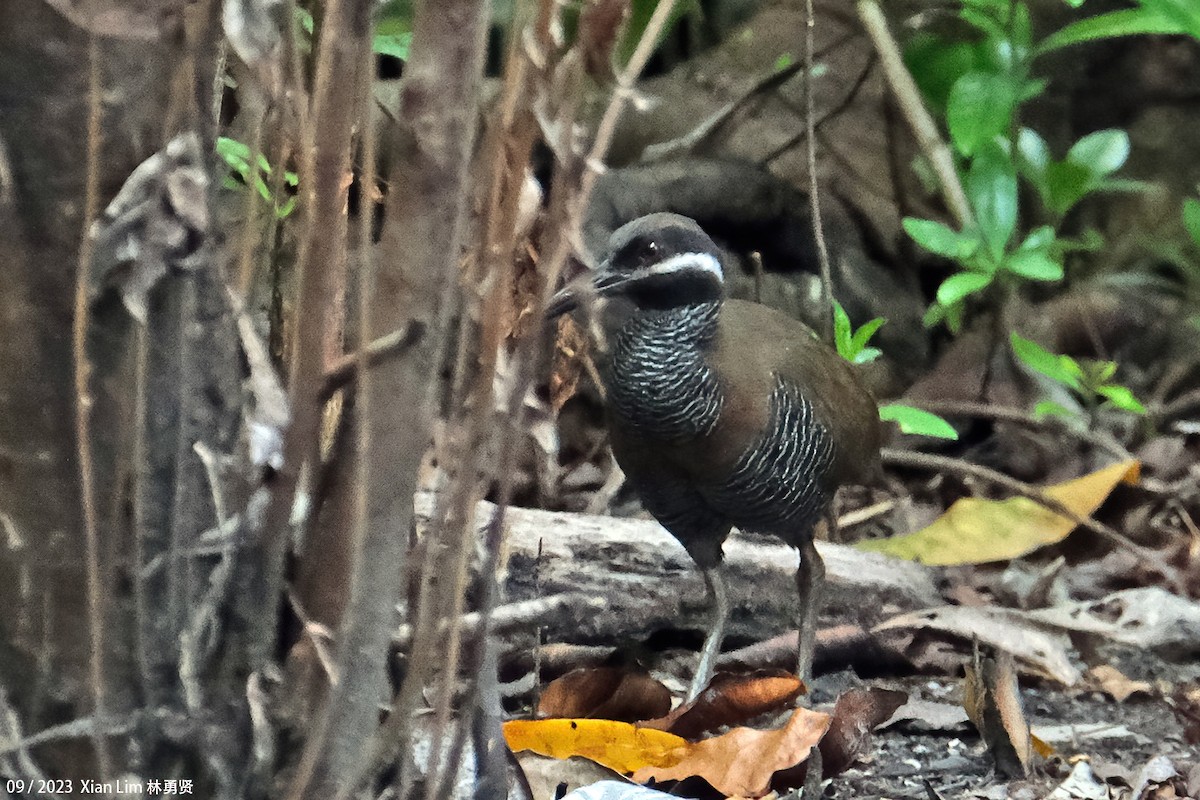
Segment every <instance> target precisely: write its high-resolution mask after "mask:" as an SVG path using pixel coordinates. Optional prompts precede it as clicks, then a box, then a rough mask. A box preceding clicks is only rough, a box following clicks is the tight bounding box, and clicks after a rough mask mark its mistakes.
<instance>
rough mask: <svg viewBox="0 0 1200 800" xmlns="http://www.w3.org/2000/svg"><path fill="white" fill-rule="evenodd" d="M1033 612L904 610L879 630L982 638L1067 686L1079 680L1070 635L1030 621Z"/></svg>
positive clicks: (960, 608)
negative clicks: (939, 633)
mask: <svg viewBox="0 0 1200 800" xmlns="http://www.w3.org/2000/svg"><path fill="white" fill-rule="evenodd" d="M1031 616H1033V613H1031V612H1021V611H1016V610H1014V609H1002V608H995V607H968V606H943V607H942V608H932V609H926V610H925V611H915V612H913V613H911V614H901V615H900V616H898V617H894V618H892V619H890V620H888V621H887V622H884V623H882V624H881V625H878V626H876V628H875V630H876V631H886V630H896V629H909V630H931V631H940V632H942V633H946V634H950V635H951V636H954V637H956V638H958V639H962V640H964V641H968V642H970V641H979V642H981V643H983V644H987V645H990V646H992V647H994V648H996V649H997V650H1003V651H1004V652H1006V653H1011V654H1012V655H1014V656H1016V657H1017V658H1018V659H1020V661H1021V665H1022V666H1023V667H1024V668H1026V669H1027V670H1028V671H1030V672H1033V673H1034V674H1037V675H1043V676H1046V677H1049V678H1052V679H1053V680H1056V681H1058V682H1060V683H1063V684H1066V685H1067V686H1073V685H1074V684H1076V683H1078V682H1079V678H1080V674H1079V670H1078V669H1076V668H1075V666H1074V665H1073V664H1071V659H1070V658H1069V657H1068V656H1067V644H1068V642H1067V639H1066V637H1065V636H1055V635H1053V634H1050V633H1047V632H1046V631H1044V630H1039V628H1038V626H1036V625H1034V624H1033V623H1032V622H1030V621H1029V618H1030V617H1031Z"/></svg>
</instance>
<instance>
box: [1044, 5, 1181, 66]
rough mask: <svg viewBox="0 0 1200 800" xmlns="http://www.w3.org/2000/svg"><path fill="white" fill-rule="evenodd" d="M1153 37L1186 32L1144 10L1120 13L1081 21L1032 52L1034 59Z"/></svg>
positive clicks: (1159, 15) (1169, 21)
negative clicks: (1089, 45)
mask: <svg viewBox="0 0 1200 800" xmlns="http://www.w3.org/2000/svg"><path fill="white" fill-rule="evenodd" d="M1153 33H1165V34H1174V33H1187V31H1186V30H1185V29H1184V27H1183V26H1182V25H1180V24H1179V22H1177V21H1176V20H1173V19H1170V18H1169V17H1165V16H1163V15H1161V14H1159V13H1156V12H1154V11H1151V10H1150V9H1148V8H1130V9H1123V10H1121V11H1112V12H1109V13H1107V14H1098V15H1097V16H1094V17H1088V18H1087V19H1081V20H1079V21H1078V22H1073V23H1071V24H1070V25H1068V26H1066V27H1065V28H1061V29H1059V30H1058V31H1056V32H1054V33H1053V34H1051V35H1050V36H1047V37H1046V38H1045V39H1043V40H1042V43H1041V44H1039V45H1038V46H1037V47H1036V48H1035V49H1034V55H1035V56H1041V55H1045V54H1046V53H1052V52H1054V51H1055V50H1061V49H1062V48H1064V47H1070V46H1071V45H1076V44H1083V43H1084V42H1095V41H1100V40H1102V39H1115V38H1117V37H1119V36H1140V35H1142V34H1153Z"/></svg>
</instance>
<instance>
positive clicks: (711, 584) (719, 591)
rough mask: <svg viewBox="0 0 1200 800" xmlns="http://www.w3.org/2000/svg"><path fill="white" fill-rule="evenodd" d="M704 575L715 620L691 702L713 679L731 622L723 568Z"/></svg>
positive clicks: (694, 685) (705, 640)
mask: <svg viewBox="0 0 1200 800" xmlns="http://www.w3.org/2000/svg"><path fill="white" fill-rule="evenodd" d="M703 573H704V584H705V585H706V586H707V587H708V596H709V602H710V603H711V605H712V615H713V618H712V622H711V623H710V624H709V628H708V636H706V637H705V638H704V649H703V650H701V651H700V663H698V664H697V665H696V674H695V676H694V677H693V678H692V688H691V689H689V690H688V701H689V702H690V701H692V700H695V699H696V698H697V697H699V696H700V693H701V692H703V691H704V688H705V687H706V686H708V682H709V680H711V679H712V673H713V667H714V666H715V665H716V663H717V654H718V653H720V652H721V640H722V639H723V638H725V623H726V622H728V621H729V595H728V593H727V592H726V591H725V578H724V577H723V576H722V575H721V568H720V567H719V566H717V567H708V568H707V569H705V570H703Z"/></svg>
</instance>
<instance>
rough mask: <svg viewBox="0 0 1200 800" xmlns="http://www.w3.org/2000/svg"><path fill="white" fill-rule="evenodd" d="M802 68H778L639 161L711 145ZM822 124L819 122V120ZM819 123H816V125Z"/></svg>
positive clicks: (842, 40)
mask: <svg viewBox="0 0 1200 800" xmlns="http://www.w3.org/2000/svg"><path fill="white" fill-rule="evenodd" d="M861 35H862V32H861V31H858V30H851V31H850V32H849V33H846V34H843V35H842V36H841V37H839V38H838V40H837V41H836V42H833V43H832V44H830V45H829V46H828V47H824V48H822V49H821V50H820V51H818V52H817V53H816V54H815V56H814V58H821V57H823V56H825V55H827V54H829V53H832V52H833V51H835V50H837V49H839V48H840V47H842V46H843V45H845V44H847V43H848V42H850V41H853V40H854V39H857V38H858V37H859V36H861ZM803 69H805V64H804V62H800V63H797V64H789V65H787V66H786V67H783V68H782V69H778V70H776V71H774V72H772V73H771V74H770V75H767V76H766V77H765V78H762V79H761V80H758V81H755V83H754V84H752V85H751V86H750V88H749V89H747V90H746V91H745V92H744V93H743V94H742V95H741V96H740V97H738V98H736V99H735V100H732V101H731V102H729V103H726V104H725V105H724V106H723V107H722V108H721V109H719V110H718V111H717V112H716V113H715V114H713V115H712V116H710V117H707V118H705V119H704V120H703V121H702V122H700V124H699V125H697V126H696V127H694V128H692V129H691V130H690V131H688V132H687V133H685V134H684V135H682V136H678V137H676V138H674V139H669V140H667V141H665V142H658V143H656V144H652V145H650V146H649V147H647V148H646V149H645V150H644V151H642V158H641V160H642V162H643V163H645V162H651V161H664V160H666V159H668V158H676V157H678V156H679V155H680V154H682V153H688V154H695V153H696V151H697V150H698V149H700V148H701V147H703V146H704V145H706V144H707V143H709V142H711V141H712V140H713V139H714V138H716V136H717V135H718V134H719V133H720V132H721V130H722V129H724V128H725V126H727V125H728V124H729V123H730V122H732V120H733V119H734V117H736V116H737V115H738V113H739V112H741V111H743V110H745V109H746V108H747V107H749V106H750V104H751V103H752V102H753V101H755V100H758V99H760V98H763V97H765V96H766V95H768V94H770V93H771V92H774V91H776V90H778V89H780V88H781V87H782V86H783V85H784V84H785V83H787V82H788V81H790V80H791V79H792V78H794V77H795V76H796V75H798V74H799V73H800V71H801V70H803ZM822 121H823V120H822ZM819 124H820V122H818V125H819Z"/></svg>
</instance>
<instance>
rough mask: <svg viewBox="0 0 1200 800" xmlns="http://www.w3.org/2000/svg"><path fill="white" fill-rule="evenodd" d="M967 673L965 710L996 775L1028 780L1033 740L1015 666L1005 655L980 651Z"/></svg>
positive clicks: (964, 697)
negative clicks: (983, 653) (1026, 777)
mask: <svg viewBox="0 0 1200 800" xmlns="http://www.w3.org/2000/svg"><path fill="white" fill-rule="evenodd" d="M966 673H967V674H966V677H965V678H964V681H963V708H965V709H966V711H967V716H968V717H970V718H971V721H972V722H974V723H975V727H976V728H978V729H979V735H980V736H981V737H983V741H984V744H986V745H987V748H988V752H990V753H991V754H992V758H993V759H994V760H995V762H996V771H997V772H999V773H1000V774H1002V775H1006V776H1008V777H1012V778H1015V777H1025V776H1027V775H1028V774H1029V762H1030V761H1031V760H1032V758H1033V739H1032V736H1031V734H1030V732H1029V723H1028V722H1027V721H1026V720H1025V710H1024V708H1022V706H1021V691H1020V688H1019V687H1018V686H1017V667H1016V662H1014V660H1013V657H1012V656H1011V655H1010V654H1008V653H1005V652H1000V653H998V654H997V655H996V656H995V657H994V658H993V657H990V656H989V657H983V656H980V654H979V652H978V650H977V651H976V653H975V662H974V664H973V665H971V666H968V667H967V670H966Z"/></svg>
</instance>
